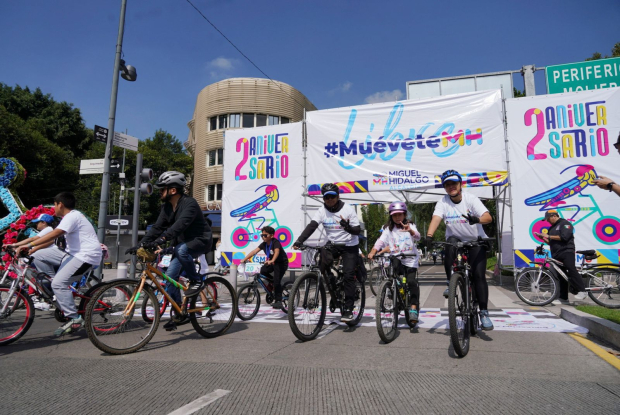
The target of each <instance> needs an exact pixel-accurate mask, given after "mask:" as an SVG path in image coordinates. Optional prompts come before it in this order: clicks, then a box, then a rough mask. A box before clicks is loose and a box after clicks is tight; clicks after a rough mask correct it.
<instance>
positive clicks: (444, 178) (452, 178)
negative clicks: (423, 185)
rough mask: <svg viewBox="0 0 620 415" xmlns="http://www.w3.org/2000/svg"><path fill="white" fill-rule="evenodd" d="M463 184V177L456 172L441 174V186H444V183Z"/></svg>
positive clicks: (449, 171)
mask: <svg viewBox="0 0 620 415" xmlns="http://www.w3.org/2000/svg"><path fill="white" fill-rule="evenodd" d="M457 181H458V182H459V183H462V182H463V177H462V176H461V174H460V173H459V172H458V171H456V170H446V171H444V172H443V173H441V185H442V186H445V184H446V182H457Z"/></svg>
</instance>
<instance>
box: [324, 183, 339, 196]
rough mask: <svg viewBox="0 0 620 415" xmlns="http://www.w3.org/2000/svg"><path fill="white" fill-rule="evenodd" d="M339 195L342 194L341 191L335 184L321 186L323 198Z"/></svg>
mask: <svg viewBox="0 0 620 415" xmlns="http://www.w3.org/2000/svg"><path fill="white" fill-rule="evenodd" d="M339 193H340V189H338V186H336V185H335V184H334V183H325V184H324V185H323V186H321V194H322V195H323V196H325V195H336V196H338V194H339Z"/></svg>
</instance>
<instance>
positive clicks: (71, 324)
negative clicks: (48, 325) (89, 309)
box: [54, 316, 84, 337]
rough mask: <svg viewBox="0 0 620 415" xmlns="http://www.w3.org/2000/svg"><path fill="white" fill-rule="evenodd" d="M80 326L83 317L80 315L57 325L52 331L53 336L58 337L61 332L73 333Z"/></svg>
mask: <svg viewBox="0 0 620 415" xmlns="http://www.w3.org/2000/svg"><path fill="white" fill-rule="evenodd" d="M82 327H84V319H83V318H82V316H79V317H78V318H74V319H71V320H69V321H67V322H66V323H65V324H63V325H62V326H60V327H58V328H57V329H56V331H54V336H56V337H60V336H62V335H63V334H69V333H75V332H76V331H78V330H79V329H81V328H82Z"/></svg>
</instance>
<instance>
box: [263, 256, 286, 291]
mask: <svg viewBox="0 0 620 415" xmlns="http://www.w3.org/2000/svg"><path fill="white" fill-rule="evenodd" d="M287 269H288V262H286V263H283V262H274V264H273V265H263V266H262V267H261V268H260V273H261V274H263V275H264V276H265V277H267V278H269V279H272V278H273V291H274V293H273V295H274V297H275V300H276V301H282V278H283V277H284V273H285V272H286V270H287ZM272 273H273V276H272V275H271V274H272Z"/></svg>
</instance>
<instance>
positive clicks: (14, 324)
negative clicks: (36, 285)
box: [0, 284, 35, 346]
mask: <svg viewBox="0 0 620 415" xmlns="http://www.w3.org/2000/svg"><path fill="white" fill-rule="evenodd" d="M10 290H11V285H10V284H4V285H0V308H2V307H4V304H5V302H7V301H8V302H9V306H8V307H7V310H10V311H9V314H8V315H6V316H0V346H6V345H7V344H11V343H13V342H15V341H17V340H19V339H20V338H21V337H22V336H23V335H24V334H26V332H28V329H30V326H31V325H32V321H33V320H34V314H35V309H34V304H33V303H32V299H31V298H30V296H29V295H28V294H27V293H25V292H24V291H22V290H20V289H17V290H16V291H15V293H14V294H13V295H12V296H11V297H12V298H8V297H9V296H8V293H9V291H10ZM11 301H13V304H12V305H11ZM18 303H23V305H24V308H23V309H22V308H19V304H18ZM13 316H14V317H13Z"/></svg>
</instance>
